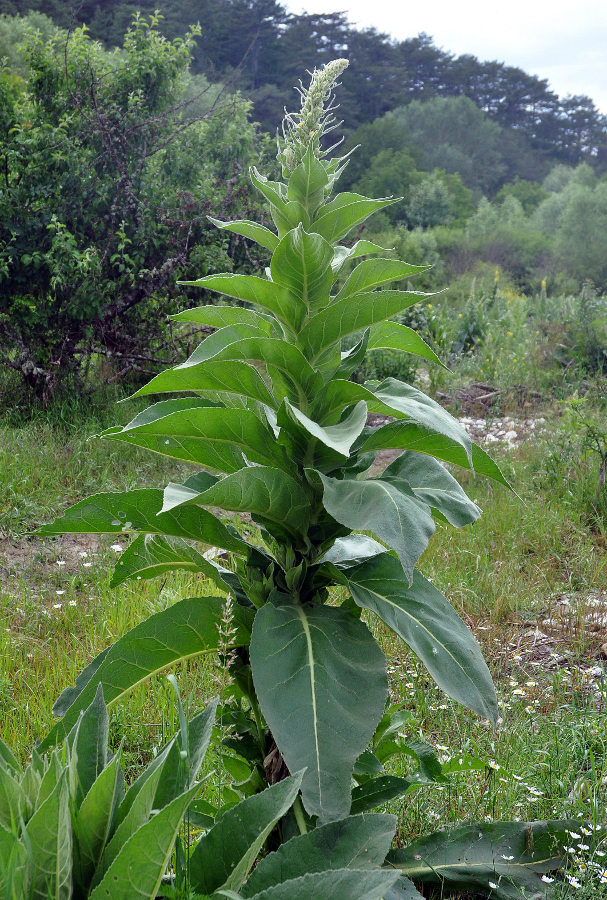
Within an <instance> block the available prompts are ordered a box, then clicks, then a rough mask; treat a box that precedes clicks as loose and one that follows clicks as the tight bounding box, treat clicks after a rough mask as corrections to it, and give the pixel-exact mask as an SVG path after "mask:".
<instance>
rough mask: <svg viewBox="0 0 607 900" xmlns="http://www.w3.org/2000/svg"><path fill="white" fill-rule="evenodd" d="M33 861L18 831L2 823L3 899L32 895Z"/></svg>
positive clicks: (18, 899) (0, 878)
mask: <svg viewBox="0 0 607 900" xmlns="http://www.w3.org/2000/svg"><path fill="white" fill-rule="evenodd" d="M30 881H31V863H30V859H29V857H28V853H27V850H26V847H25V844H24V843H23V841H22V840H20V838H19V835H18V833H17V831H12V830H9V831H7V830H6V829H5V828H4V826H3V825H0V891H1V892H2V898H3V900H23V898H25V897H27V898H28V900H29V897H30V896H31V895H30Z"/></svg>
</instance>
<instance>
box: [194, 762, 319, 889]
mask: <svg viewBox="0 0 607 900" xmlns="http://www.w3.org/2000/svg"><path fill="white" fill-rule="evenodd" d="M302 777H303V773H301V772H299V773H297V774H296V775H292V776H290V777H288V778H285V779H283V780H282V781H279V782H278V783H277V784H275V785H273V786H272V787H269V788H266V789H265V790H264V791H262V792H261V793H259V794H254V795H253V796H252V797H247V799H246V800H242V801H241V802H240V803H238V804H237V805H236V806H234V807H232V808H231V809H229V810H228V811H227V812H226V813H224V815H223V816H222V817H221V818H220V819H219V821H218V822H217V823H216V824H215V825H214V826H213V827H212V828H211V830H210V831H208V832H207V833H206V834H205V835H204V836H203V837H202V838H201V839H200V841H199V842H198V843H197V844H196V846H195V848H194V851H193V853H192V855H191V856H190V882H191V885H192V887H193V889H194V890H195V891H198V892H199V893H202V894H212V893H213V892H214V891H217V890H219V889H221V888H223V889H224V890H234V891H237V890H239V888H240V887H241V885H242V883H243V881H244V880H245V878H246V877H247V874H248V873H249V871H250V870H251V868H252V867H253V864H254V863H255V859H256V858H257V855H258V853H259V851H260V849H261V847H262V846H263V844H264V842H265V840H266V838H267V836H268V835H269V833H270V831H271V830H272V829H273V828H274V826H275V825H276V823H277V822H278V821H279V819H281V818H282V817H283V816H284V815H285V813H286V812H287V811H288V810H289V809H290V808H291V806H292V805H293V801H294V800H295V798H296V797H297V793H298V791H299V788H300V785H301V780H302Z"/></svg>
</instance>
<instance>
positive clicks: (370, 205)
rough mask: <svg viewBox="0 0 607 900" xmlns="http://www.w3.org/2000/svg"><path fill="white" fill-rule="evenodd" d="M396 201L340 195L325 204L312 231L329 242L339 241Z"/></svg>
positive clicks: (351, 194) (350, 194)
mask: <svg viewBox="0 0 607 900" xmlns="http://www.w3.org/2000/svg"><path fill="white" fill-rule="evenodd" d="M396 202H397V201H396V200H393V199H386V200H370V199H369V198H368V197H362V196H361V195H360V194H353V193H343V194H338V195H337V196H336V197H335V198H334V199H333V200H331V201H330V202H329V203H325V204H324V206H323V207H322V208H321V210H320V212H319V213H318V215H317V216H316V218H315V219H314V222H313V224H312V228H311V230H312V231H315V232H317V233H318V234H321V235H322V236H323V237H324V238H326V239H327V240H328V241H331V242H333V241H338V240H339V239H340V238H343V237H345V236H346V234H347V233H348V232H349V231H351V230H352V228H354V226H355V225H359V224H360V223H361V222H364V221H365V219H368V218H369V216H370V215H371V214H372V213H374V212H376V211H377V210H378V209H385V207H386V206H391V205H392V204H393V203H396Z"/></svg>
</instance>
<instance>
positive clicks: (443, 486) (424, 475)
mask: <svg viewBox="0 0 607 900" xmlns="http://www.w3.org/2000/svg"><path fill="white" fill-rule="evenodd" d="M381 477H382V480H384V481H392V482H393V484H395V485H396V486H398V485H399V483H400V482H401V481H404V482H405V483H406V484H407V485H408V486H409V487H410V488H411V490H412V491H413V493H414V494H415V496H416V497H419V499H420V500H422V501H423V502H424V503H426V504H427V505H428V506H431V507H432V509H435V510H437V511H438V512H439V513H440V514H441V516H442V517H444V518H445V519H446V520H447V522H450V524H451V525H455V526H456V528H461V527H462V526H463V525H470V524H471V523H472V522H476V520H477V519H478V517H479V516H480V514H481V511H480V509H479V508H478V506H477V505H476V503H473V502H472V500H470V499H469V498H468V497H467V496H466V493H465V491H464V490H463V488H462V487H461V486H460V484H459V483H458V482H457V481H456V480H455V478H454V477H453V475H451V473H450V472H447V470H446V469H445V467H444V466H443V465H441V463H439V462H438V461H437V460H435V459H433V458H432V457H431V456H426V455H425V454H423V453H412V452H410V451H406V452H405V453H402V454H401V455H400V456H399V457H398V459H395V460H394V462H392V463H390V465H389V466H388V467H387V468H386V469H384V471H383V473H382V476H381Z"/></svg>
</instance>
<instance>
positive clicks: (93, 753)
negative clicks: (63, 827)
mask: <svg viewBox="0 0 607 900" xmlns="http://www.w3.org/2000/svg"><path fill="white" fill-rule="evenodd" d="M109 728H110V722H109V716H108V712H107V708H106V705H105V703H104V701H103V690H102V688H101V685H99V686H98V687H97V691H96V693H95V696H94V697H93V700H92V702H91V704H90V705H89V706H87V707H86V709H85V710H84V712H83V713H82V715H81V716H80V718H79V719H78V721H77V722H76V724H75V725H74V727H73V729H72V730H71V732H70V734H69V735H68V744H69V745H70V748H71V759H70V789H71V794H72V798H73V800H74V802H75V805H76V806H77V807H78V806H80V803H81V802H82V800H83V799H84V797H85V796H86V795H87V794H88V792H89V791H90V790H91V788H92V787H93V785H94V783H95V781H96V779H97V778H98V777H99V775H100V774H101V773H102V772H103V770H104V769H105V767H106V765H107V757H108V739H109Z"/></svg>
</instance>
